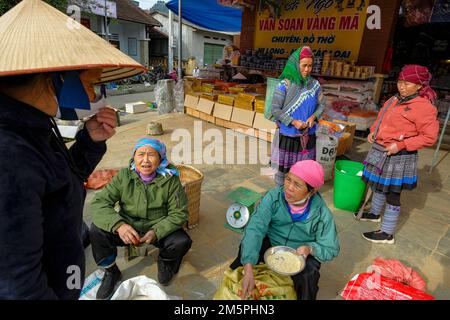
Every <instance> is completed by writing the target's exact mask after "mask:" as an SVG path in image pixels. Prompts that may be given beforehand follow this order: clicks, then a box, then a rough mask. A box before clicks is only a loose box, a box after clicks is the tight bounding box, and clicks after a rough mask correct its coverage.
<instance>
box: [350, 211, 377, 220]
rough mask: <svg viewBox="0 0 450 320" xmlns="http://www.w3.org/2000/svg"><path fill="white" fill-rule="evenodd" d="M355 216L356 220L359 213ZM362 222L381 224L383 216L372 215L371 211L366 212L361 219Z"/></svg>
mask: <svg viewBox="0 0 450 320" xmlns="http://www.w3.org/2000/svg"><path fill="white" fill-rule="evenodd" d="M354 215H355V219H356V217H357V216H358V212H355V213H354ZM359 220H361V221H372V222H380V221H381V216H379V215H378V216H377V215H376V214H373V213H370V212H369V211H366V210H364V211H363V214H362V216H361V219H359Z"/></svg>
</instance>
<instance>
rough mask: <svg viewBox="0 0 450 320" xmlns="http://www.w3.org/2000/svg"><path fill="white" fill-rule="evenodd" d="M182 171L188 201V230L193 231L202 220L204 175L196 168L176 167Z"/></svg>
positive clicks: (182, 182) (181, 175)
mask: <svg viewBox="0 0 450 320" xmlns="http://www.w3.org/2000/svg"><path fill="white" fill-rule="evenodd" d="M176 167H177V169H178V171H180V180H181V184H182V185H183V187H184V189H185V191H186V195H187V200H188V212H189V220H188V222H187V228H188V229H193V228H195V227H196V226H198V223H199V219H200V214H199V213H200V196H201V189H202V182H203V174H202V173H201V172H200V171H198V170H197V169H195V168H194V167H191V166H187V165H184V164H180V165H177V166H176Z"/></svg>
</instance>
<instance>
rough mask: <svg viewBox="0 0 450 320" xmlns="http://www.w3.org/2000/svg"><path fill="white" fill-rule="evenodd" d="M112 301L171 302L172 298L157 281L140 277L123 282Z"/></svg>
mask: <svg viewBox="0 0 450 320" xmlns="http://www.w3.org/2000/svg"><path fill="white" fill-rule="evenodd" d="M111 300H171V298H170V297H169V296H168V295H167V294H166V293H165V292H164V291H163V290H162V289H161V288H160V287H159V286H158V283H157V282H156V281H155V280H153V279H150V278H148V277H146V276H138V277H134V278H131V279H128V280H126V281H124V282H122V283H121V284H120V286H119V288H117V290H116V292H115V293H114V295H113V296H112V297H111Z"/></svg>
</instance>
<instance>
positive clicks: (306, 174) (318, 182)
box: [289, 160, 324, 189]
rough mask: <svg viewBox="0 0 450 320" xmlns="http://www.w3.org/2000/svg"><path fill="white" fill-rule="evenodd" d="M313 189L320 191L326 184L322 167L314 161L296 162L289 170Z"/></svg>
mask: <svg viewBox="0 0 450 320" xmlns="http://www.w3.org/2000/svg"><path fill="white" fill-rule="evenodd" d="M289 172H291V173H292V174H294V175H296V176H297V177H299V178H300V179H302V180H303V181H305V182H306V183H307V184H309V185H310V186H311V187H313V188H315V189H318V188H320V187H321V186H322V185H323V184H324V171H323V168H322V165H321V164H320V163H318V162H317V161H314V160H303V161H299V162H296V163H295V164H294V165H293V166H292V167H291V170H289Z"/></svg>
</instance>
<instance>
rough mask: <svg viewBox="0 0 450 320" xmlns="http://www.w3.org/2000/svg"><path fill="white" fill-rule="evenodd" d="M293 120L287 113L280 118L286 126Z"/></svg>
mask: <svg viewBox="0 0 450 320" xmlns="http://www.w3.org/2000/svg"><path fill="white" fill-rule="evenodd" d="M292 121H294V118H292V117H291V116H289V115H285V116H283V117H282V118H281V122H282V123H283V124H284V125H285V126H288V125H290V124H291V122H292Z"/></svg>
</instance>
